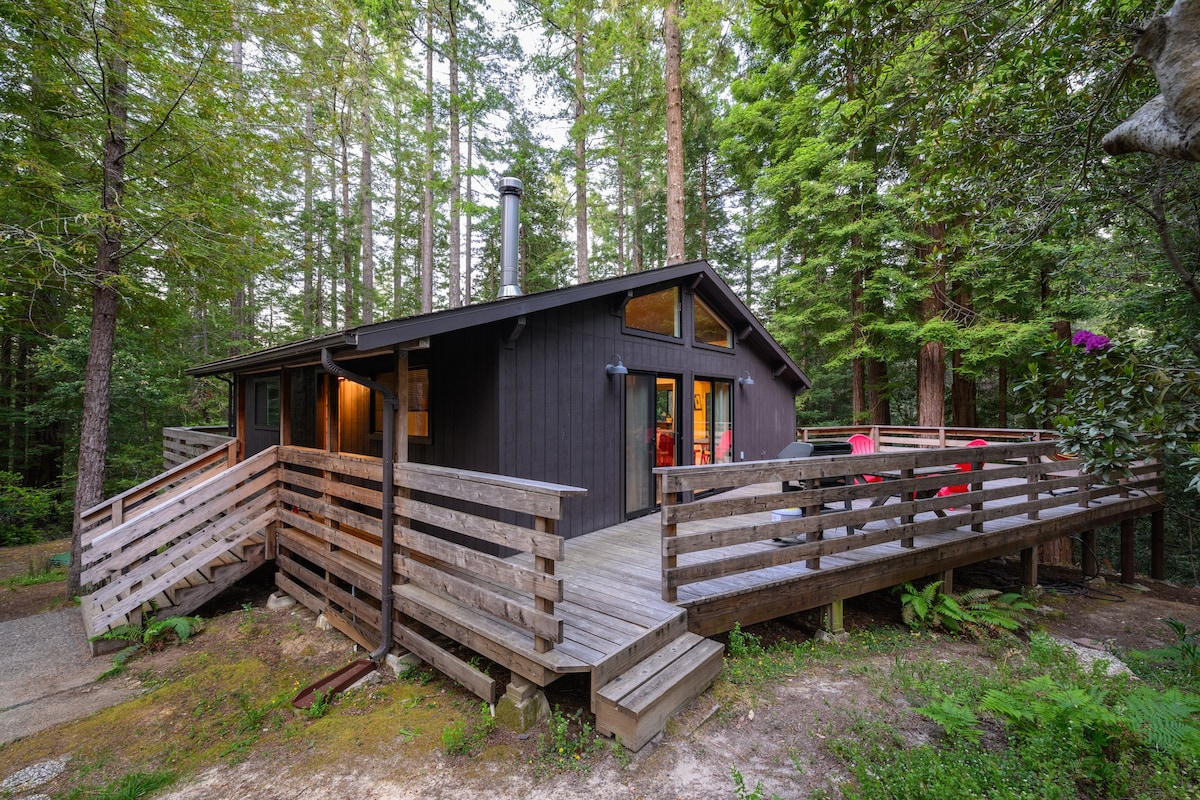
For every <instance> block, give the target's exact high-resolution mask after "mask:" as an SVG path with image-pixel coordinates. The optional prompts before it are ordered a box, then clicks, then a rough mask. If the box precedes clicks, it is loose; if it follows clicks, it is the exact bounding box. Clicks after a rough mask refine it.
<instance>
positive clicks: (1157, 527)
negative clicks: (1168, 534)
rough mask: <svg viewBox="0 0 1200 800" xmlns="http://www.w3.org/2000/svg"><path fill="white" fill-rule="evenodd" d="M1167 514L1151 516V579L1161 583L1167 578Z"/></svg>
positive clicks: (1159, 513) (1155, 513)
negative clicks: (1165, 532) (1165, 522)
mask: <svg viewBox="0 0 1200 800" xmlns="http://www.w3.org/2000/svg"><path fill="white" fill-rule="evenodd" d="M1164 515H1165V512H1162V511H1155V512H1154V513H1153V514H1151V515H1150V577H1151V578H1154V580H1156V581H1161V580H1162V579H1163V578H1165V577H1166V576H1167V551H1166V539H1165V536H1164V527H1163V523H1164V521H1165V520H1164Z"/></svg>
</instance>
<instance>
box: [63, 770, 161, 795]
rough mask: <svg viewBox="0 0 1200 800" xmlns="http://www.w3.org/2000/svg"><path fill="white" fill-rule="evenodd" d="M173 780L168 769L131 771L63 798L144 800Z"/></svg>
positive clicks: (77, 790)
mask: <svg viewBox="0 0 1200 800" xmlns="http://www.w3.org/2000/svg"><path fill="white" fill-rule="evenodd" d="M174 782H175V773H174V772H171V771H170V770H155V771H153V772H131V773H129V774H128V775H125V776H123V777H121V778H118V779H117V780H115V781H113V782H112V783H109V784H106V785H105V786H102V787H101V788H99V789H76V790H74V791H72V792H70V793H69V794H67V795H65V796H64V800H145V798H148V797H151V796H153V795H154V794H156V793H157V792H159V791H161V790H162V789H165V788H167V787H168V786H170V785H171V784H172V783H174Z"/></svg>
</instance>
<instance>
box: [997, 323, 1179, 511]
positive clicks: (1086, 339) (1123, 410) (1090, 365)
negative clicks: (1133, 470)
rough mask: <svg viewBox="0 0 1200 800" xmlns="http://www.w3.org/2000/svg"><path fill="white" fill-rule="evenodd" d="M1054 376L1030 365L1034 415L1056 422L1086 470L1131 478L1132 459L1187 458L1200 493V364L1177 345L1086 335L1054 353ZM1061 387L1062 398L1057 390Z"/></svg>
mask: <svg viewBox="0 0 1200 800" xmlns="http://www.w3.org/2000/svg"><path fill="white" fill-rule="evenodd" d="M1046 355H1048V356H1050V359H1049V362H1050V363H1051V364H1053V365H1054V371H1053V372H1051V373H1049V374H1042V373H1041V372H1040V370H1039V369H1038V367H1036V366H1031V367H1030V376H1029V378H1028V379H1027V380H1026V381H1025V382H1023V383H1022V384H1021V388H1023V389H1024V390H1025V391H1026V392H1028V393H1029V394H1031V395H1032V396H1033V401H1032V403H1031V407H1030V411H1031V413H1033V414H1034V415H1035V416H1038V417H1040V418H1043V419H1045V418H1050V419H1052V421H1053V424H1054V426H1055V427H1056V428H1057V429H1058V431H1059V433H1060V434H1061V435H1062V443H1063V444H1062V448H1063V450H1064V451H1065V452H1070V453H1077V454H1079V456H1080V457H1081V458H1082V459H1083V465H1084V470H1085V471H1086V472H1089V473H1092V474H1095V475H1099V476H1102V477H1105V478H1114V477H1116V476H1121V475H1125V476H1128V475H1129V466H1130V464H1131V462H1133V461H1136V460H1138V459H1141V458H1145V457H1146V456H1152V457H1155V458H1160V459H1161V458H1165V457H1166V456H1167V455H1168V454H1177V453H1182V454H1184V456H1185V460H1184V462H1183V466H1184V468H1185V469H1188V470H1189V471H1190V473H1191V482H1190V484H1189V485H1188V488H1189V489H1190V490H1192V491H1197V492H1200V443H1198V440H1200V360H1198V359H1197V357H1196V355H1195V354H1194V353H1192V352H1191V351H1190V350H1189V349H1187V348H1186V347H1182V346H1179V345H1174V344H1165V345H1133V344H1125V343H1122V342H1120V341H1114V340H1111V339H1109V338H1108V337H1107V336H1100V335H1098V334H1095V333H1092V332H1091V331H1086V330H1081V331H1078V332H1076V333H1075V335H1074V336H1073V337H1071V340H1070V342H1069V343H1068V342H1059V343H1057V344H1056V345H1054V346H1053V347H1052V348H1051V350H1050V351H1049V352H1048V353H1046ZM1055 383H1057V384H1058V385H1059V386H1060V387H1061V396H1060V397H1053V396H1052V393H1051V392H1049V391H1048V390H1049V388H1050V387H1051V386H1053V385H1054V384H1055Z"/></svg>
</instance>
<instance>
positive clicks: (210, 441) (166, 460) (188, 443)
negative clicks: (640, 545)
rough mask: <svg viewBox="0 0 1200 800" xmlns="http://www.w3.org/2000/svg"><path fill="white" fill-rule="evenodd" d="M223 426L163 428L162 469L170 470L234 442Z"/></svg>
mask: <svg viewBox="0 0 1200 800" xmlns="http://www.w3.org/2000/svg"><path fill="white" fill-rule="evenodd" d="M228 434H229V429H228V428H227V427H225V426H223V425H221V426H218V425H204V426H200V427H196V428H163V431H162V435H163V468H164V469H170V468H171V467H174V466H176V465H178V464H182V463H184V462H186V461H190V460H191V459H193V458H195V457H196V456H198V455H201V454H203V453H206V452H208V451H209V450H212V449H214V448H217V447H222V446H224V445H226V444H228V443H229V442H232V441H235V440H234V438H233V437H232V436H229V435H228Z"/></svg>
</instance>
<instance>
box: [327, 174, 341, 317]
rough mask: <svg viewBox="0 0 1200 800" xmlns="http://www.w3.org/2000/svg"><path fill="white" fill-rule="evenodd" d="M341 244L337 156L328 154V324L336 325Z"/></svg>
mask: <svg viewBox="0 0 1200 800" xmlns="http://www.w3.org/2000/svg"><path fill="white" fill-rule="evenodd" d="M341 247H342V244H341V242H340V239H339V237H338V168H337V157H336V156H334V155H333V154H332V153H331V154H330V156H329V262H328V264H329V269H328V270H327V271H328V273H329V325H330V327H333V328H336V327H337V317H338V267H337V264H338V261H339V260H340V259H341V257H342V256H341Z"/></svg>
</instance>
